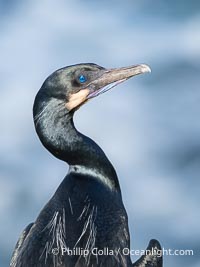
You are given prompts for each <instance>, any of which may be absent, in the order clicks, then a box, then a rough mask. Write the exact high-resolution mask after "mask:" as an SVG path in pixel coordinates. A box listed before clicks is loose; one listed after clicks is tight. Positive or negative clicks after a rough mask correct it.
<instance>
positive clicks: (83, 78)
mask: <svg viewBox="0 0 200 267" xmlns="http://www.w3.org/2000/svg"><path fill="white" fill-rule="evenodd" d="M78 80H79V82H80V83H85V82H86V81H87V78H86V77H85V76H84V75H83V74H81V75H80V76H79V77H78Z"/></svg>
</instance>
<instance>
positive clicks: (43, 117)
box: [33, 99, 119, 189]
mask: <svg viewBox="0 0 200 267" xmlns="http://www.w3.org/2000/svg"><path fill="white" fill-rule="evenodd" d="M33 111H34V122H35V128H36V132H37V134H38V136H39V138H40V140H41V142H42V144H43V145H44V146H45V147H46V148H47V149H48V150H49V151H50V152H51V153H52V154H53V155H54V156H55V157H57V158H59V159H61V160H63V161H65V162H66V163H68V164H69V166H70V169H69V171H76V172H78V173H80V174H84V173H85V174H87V175H90V176H93V177H94V176H95V175H96V177H99V179H100V180H101V181H102V182H105V184H106V179H108V180H109V182H108V180H107V182H108V183H107V184H108V185H110V186H113V188H115V189H119V182H118V178H117V175H116V172H115V170H114V168H113V166H112V164H111V162H110V161H109V160H108V158H107V157H106V155H105V153H104V152H103V150H102V149H101V148H100V147H99V146H98V145H97V144H96V143H95V142H94V141H93V140H92V139H90V138H89V137H87V136H85V135H83V134H81V133H80V132H78V131H77V130H76V128H75V126H74V122H73V113H70V112H68V110H67V109H66V107H65V104H64V103H63V102H62V101H61V100H56V99H51V100H49V102H48V103H47V104H46V105H45V106H43V108H41V107H40V108H39V110H38V105H37V104H34V109H33ZM102 177H104V178H102Z"/></svg>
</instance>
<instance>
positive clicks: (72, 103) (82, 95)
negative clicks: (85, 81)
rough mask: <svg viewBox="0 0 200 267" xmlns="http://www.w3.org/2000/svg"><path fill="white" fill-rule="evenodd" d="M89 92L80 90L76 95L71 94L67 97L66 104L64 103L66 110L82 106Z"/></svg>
mask: <svg viewBox="0 0 200 267" xmlns="http://www.w3.org/2000/svg"><path fill="white" fill-rule="evenodd" d="M89 92H90V91H89V89H83V90H80V91H79V92H78V93H75V94H71V95H70V96H69V100H68V102H67V103H66V108H67V109H68V110H69V111H70V110H72V109H74V108H76V107H78V106H80V105H81V104H83V103H84V102H85V101H86V100H87V96H88V95H89Z"/></svg>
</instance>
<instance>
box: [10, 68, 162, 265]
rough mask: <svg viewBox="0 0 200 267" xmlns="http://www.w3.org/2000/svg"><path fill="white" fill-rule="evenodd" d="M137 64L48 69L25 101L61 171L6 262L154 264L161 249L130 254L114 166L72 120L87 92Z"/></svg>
mask: <svg viewBox="0 0 200 267" xmlns="http://www.w3.org/2000/svg"><path fill="white" fill-rule="evenodd" d="M146 72H150V68H149V67H148V66H147V65H144V64H141V65H136V66H130V67H125V68H116V69H106V68H103V67H101V66H98V65H96V64H91V63H86V64H77V65H72V66H68V67H64V68H62V69H59V70H57V71H55V72H54V73H53V74H51V75H50V76H49V77H48V78H47V79H46V80H45V82H44V83H43V85H42V87H41V89H40V90H39V92H38V93H37V96H36V98H35V102H34V106H33V116H34V123H35V129H36V132H37V134H38V136H39V138H40V140H41V142H42V144H43V145H44V146H45V147H46V149H47V150H49V151H50V152H51V153H52V154H53V155H54V156H55V157H57V158H58V159H60V160H63V161H65V162H66V163H68V164H69V171H68V174H67V175H66V177H65V178H64V180H63V181H62V183H61V184H60V186H59V187H58V189H57V190H56V192H55V194H54V195H53V197H52V198H51V199H50V200H49V202H48V203H47V204H46V205H45V206H44V208H43V209H42V211H41V212H40V214H39V215H38V217H37V219H36V220H35V222H34V223H31V224H29V225H28V226H27V227H26V228H25V230H24V231H23V233H22V235H21V236H20V238H19V240H18V242H17V244H16V247H15V250H14V252H13V256H12V259H11V263H10V266H11V267H45V266H47V267H58V266H59V267H84V266H90V267H97V266H98V267H100V266H101V267H133V266H135V267H161V266H162V257H160V254H157V252H158V251H159V250H160V249H161V247H160V244H159V242H158V241H156V240H151V241H150V243H149V246H148V248H147V249H148V250H149V251H151V252H152V251H153V252H154V253H150V254H149V253H148V255H143V256H141V258H140V259H139V260H138V261H137V262H136V263H134V264H133V263H132V262H131V259H130V254H129V253H128V252H129V249H130V238H129V229H128V218H127V213H126V210H125V208H124V205H123V202H122V196H121V191H120V185H119V181H118V177H117V174H116V172H115V169H114V168H113V166H112V164H111V162H110V161H109V160H108V158H107V157H106V155H105V154H104V152H103V151H102V149H101V148H100V147H99V146H98V145H97V144H96V143H95V142H94V141H93V140H91V139H90V138H89V137H87V136H84V135H83V134H81V133H80V132H78V131H77V130H76V128H75V126H74V122H73V115H74V112H75V111H76V110H77V109H78V108H79V107H80V106H81V105H83V104H84V103H86V102H87V101H88V100H90V99H92V98H94V97H96V96H98V95H100V94H102V93H104V92H106V91H108V90H109V89H110V88H112V87H114V86H116V85H117V84H119V83H121V82H123V81H125V80H127V79H129V78H131V77H133V76H135V75H137V74H141V73H146Z"/></svg>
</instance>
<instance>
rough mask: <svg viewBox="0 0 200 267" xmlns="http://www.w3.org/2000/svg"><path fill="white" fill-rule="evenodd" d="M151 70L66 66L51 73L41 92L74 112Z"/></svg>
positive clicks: (40, 93)
mask: <svg viewBox="0 0 200 267" xmlns="http://www.w3.org/2000/svg"><path fill="white" fill-rule="evenodd" d="M145 72H150V68H149V67H148V66H147V65H145V64H140V65H135V66H130V67H125V68H116V69H105V68H103V67H101V66H98V65H96V64H92V63H85V64H77V65H72V66H68V67H64V68H62V69H59V70H57V71H55V72H54V73H53V74H51V75H50V76H49V77H48V78H47V79H46V81H45V82H44V84H43V86H42V88H41V89H40V92H39V95H40V98H41V96H43V97H45V99H58V100H61V101H65V107H66V109H67V110H68V112H74V111H75V110H76V109H78V108H79V107H80V106H81V105H82V104H84V103H85V102H87V101H88V100H89V99H92V98H94V97H96V96H98V95H100V94H102V93H104V92H106V91H108V90H110V89H111V88H113V87H114V86H116V85H118V84H119V83H121V82H124V81H126V80H127V79H129V78H131V77H133V76H135V75H138V74H141V73H145Z"/></svg>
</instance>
